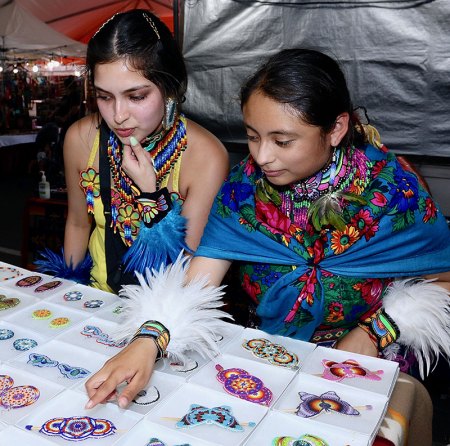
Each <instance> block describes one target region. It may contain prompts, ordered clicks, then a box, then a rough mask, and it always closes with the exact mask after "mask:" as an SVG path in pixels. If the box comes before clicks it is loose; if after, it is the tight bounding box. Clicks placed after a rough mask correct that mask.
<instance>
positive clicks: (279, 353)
mask: <svg viewBox="0 0 450 446" xmlns="http://www.w3.org/2000/svg"><path fill="white" fill-rule="evenodd" d="M242 347H243V348H245V349H246V350H249V351H251V352H252V353H253V355H254V356H256V357H257V358H260V359H265V360H266V361H268V362H270V364H273V365H278V366H281V367H288V368H297V367H298V356H297V355H296V354H295V353H292V352H289V351H288V350H287V349H286V348H285V347H283V346H282V345H280V344H274V343H272V342H270V341H269V340H268V339H265V338H257V339H250V340H249V341H247V340H245V341H244V342H243V344H242Z"/></svg>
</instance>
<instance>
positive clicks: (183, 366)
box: [169, 358, 198, 373]
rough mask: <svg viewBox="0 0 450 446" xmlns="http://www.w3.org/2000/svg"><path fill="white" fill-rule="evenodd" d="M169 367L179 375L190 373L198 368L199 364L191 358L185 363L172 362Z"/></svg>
mask: <svg viewBox="0 0 450 446" xmlns="http://www.w3.org/2000/svg"><path fill="white" fill-rule="evenodd" d="M169 365H170V368H171V369H172V370H173V371H174V372H178V373H188V372H192V370H195V369H196V368H198V362H197V361H195V360H194V359H190V358H187V359H186V360H185V361H184V362H171V363H170V364H169Z"/></svg>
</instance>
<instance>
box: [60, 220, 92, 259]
mask: <svg viewBox="0 0 450 446" xmlns="http://www.w3.org/2000/svg"><path fill="white" fill-rule="evenodd" d="M89 235H90V225H89V226H87V225H77V224H74V223H72V222H71V221H70V220H69V219H68V220H67V222H66V228H65V233H64V260H65V262H66V264H67V265H70V264H71V262H72V265H73V266H74V267H75V266H77V265H78V264H79V263H80V262H82V261H83V260H84V258H85V256H86V251H87V247H88V243H89Z"/></svg>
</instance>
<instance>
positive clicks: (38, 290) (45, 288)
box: [34, 280, 62, 293]
mask: <svg viewBox="0 0 450 446" xmlns="http://www.w3.org/2000/svg"><path fill="white" fill-rule="evenodd" d="M61 285H62V281H61V280H52V281H51V282H47V283H43V284H42V285H39V286H38V287H37V288H36V289H35V290H34V292H35V293H44V292H45V291H50V290H54V289H55V288H58V287H59V286H61Z"/></svg>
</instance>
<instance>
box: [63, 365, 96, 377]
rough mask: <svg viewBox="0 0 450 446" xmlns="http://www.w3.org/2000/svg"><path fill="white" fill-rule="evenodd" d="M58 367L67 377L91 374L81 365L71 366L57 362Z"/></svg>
mask: <svg viewBox="0 0 450 446" xmlns="http://www.w3.org/2000/svg"><path fill="white" fill-rule="evenodd" d="M58 369H59V371H60V372H61V373H62V374H63V375H64V376H65V377H66V378H68V379H82V378H85V377H86V376H88V375H90V374H91V372H90V371H89V370H86V369H83V368H82V367H72V366H70V365H68V364H61V363H59V364H58Z"/></svg>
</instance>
